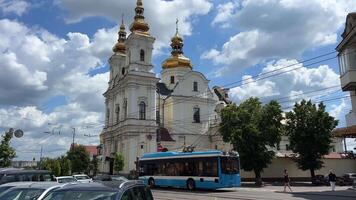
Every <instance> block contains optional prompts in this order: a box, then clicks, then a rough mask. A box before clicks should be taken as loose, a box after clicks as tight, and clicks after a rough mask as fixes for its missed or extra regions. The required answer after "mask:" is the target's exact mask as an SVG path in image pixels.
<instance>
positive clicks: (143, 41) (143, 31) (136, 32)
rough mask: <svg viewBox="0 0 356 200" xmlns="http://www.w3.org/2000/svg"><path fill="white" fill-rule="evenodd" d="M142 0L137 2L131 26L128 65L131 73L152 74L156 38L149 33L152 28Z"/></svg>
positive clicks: (128, 40) (128, 42) (127, 43)
mask: <svg viewBox="0 0 356 200" xmlns="http://www.w3.org/2000/svg"><path fill="white" fill-rule="evenodd" d="M144 11H145V9H144V7H143V3H142V0H137V2H136V8H135V17H134V21H133V23H132V24H131V26H130V31H131V34H130V35H129V37H128V39H127V42H126V45H127V48H128V50H127V51H128V65H129V70H130V71H140V72H150V71H151V70H152V69H153V66H152V51H153V43H154V42H155V38H154V37H152V36H151V34H150V33H149V30H150V26H149V25H148V23H147V22H146V21H145V16H144Z"/></svg>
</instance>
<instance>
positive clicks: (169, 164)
mask: <svg viewBox="0 0 356 200" xmlns="http://www.w3.org/2000/svg"><path fill="white" fill-rule="evenodd" d="M217 161H218V159H217V158H201V159H194V158H184V159H183V158H178V159H166V160H157V161H154V162H153V161H143V162H142V163H141V175H142V176H147V175H156V176H208V177H216V176H218V163H217Z"/></svg>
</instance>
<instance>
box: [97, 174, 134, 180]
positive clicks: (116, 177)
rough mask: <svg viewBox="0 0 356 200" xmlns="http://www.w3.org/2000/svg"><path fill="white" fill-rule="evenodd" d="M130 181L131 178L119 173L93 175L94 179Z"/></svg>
mask: <svg viewBox="0 0 356 200" xmlns="http://www.w3.org/2000/svg"><path fill="white" fill-rule="evenodd" d="M113 180H115V181H122V182H124V181H128V180H129V179H127V178H125V177H124V176H117V175H107V174H103V175H97V176H95V177H93V181H113Z"/></svg>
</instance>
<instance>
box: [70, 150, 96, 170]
mask: <svg viewBox="0 0 356 200" xmlns="http://www.w3.org/2000/svg"><path fill="white" fill-rule="evenodd" d="M67 158H68V159H69V160H70V163H71V170H72V173H73V172H87V171H88V170H89V164H90V157H89V153H88V152H87V151H86V150H85V147H84V146H82V145H79V146H74V147H72V148H71V150H69V151H68V152H67Z"/></svg>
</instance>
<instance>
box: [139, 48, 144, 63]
mask: <svg viewBox="0 0 356 200" xmlns="http://www.w3.org/2000/svg"><path fill="white" fill-rule="evenodd" d="M140 61H141V62H144V61H145V51H144V50H143V49H141V51H140Z"/></svg>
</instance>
